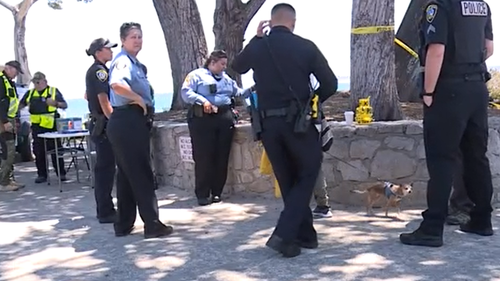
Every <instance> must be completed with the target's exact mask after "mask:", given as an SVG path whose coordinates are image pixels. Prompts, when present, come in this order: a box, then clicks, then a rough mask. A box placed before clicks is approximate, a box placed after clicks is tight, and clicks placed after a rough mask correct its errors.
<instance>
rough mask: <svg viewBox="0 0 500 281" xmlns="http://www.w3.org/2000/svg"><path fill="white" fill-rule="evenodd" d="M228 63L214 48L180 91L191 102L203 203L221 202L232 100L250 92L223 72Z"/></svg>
mask: <svg viewBox="0 0 500 281" xmlns="http://www.w3.org/2000/svg"><path fill="white" fill-rule="evenodd" d="M226 65H227V55H226V53H225V52H224V51H221V50H216V51H213V52H212V53H211V54H210V56H209V58H208V59H207V61H206V62H205V64H204V65H203V67H201V68H198V69H195V70H193V71H191V72H190V73H189V74H188V75H187V77H186V79H185V80H184V84H183V85H182V90H181V95H182V99H183V100H184V102H186V103H188V104H190V105H192V107H191V108H190V110H189V112H188V126H189V134H190V136H191V144H192V147H193V158H194V162H195V164H194V169H195V193H196V197H197V198H198V205H200V206H203V205H208V204H210V203H218V202H220V201H221V194H222V190H223V188H224V185H225V184H226V178H227V165H228V161H229V152H230V151H231V143H232V140H233V134H234V125H235V116H234V113H233V110H232V109H233V108H232V105H231V102H232V100H233V98H234V97H237V96H243V97H245V98H246V97H248V96H249V95H250V94H251V91H250V89H247V90H242V89H241V88H239V87H238V85H237V83H236V81H234V80H233V79H231V77H229V76H228V75H227V74H226V73H225V72H224V70H225V69H226Z"/></svg>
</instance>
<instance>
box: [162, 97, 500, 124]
mask: <svg viewBox="0 0 500 281" xmlns="http://www.w3.org/2000/svg"><path fill="white" fill-rule="evenodd" d="M347 108H349V94H348V93H345V92H342V93H339V94H336V95H334V96H333V97H331V98H329V99H328V100H327V101H326V102H325V103H324V104H323V111H324V113H325V116H326V118H327V119H328V120H334V121H343V120H344V111H346V109H347ZM236 110H237V111H238V112H239V114H240V119H239V120H240V122H241V123H244V122H245V121H246V122H249V121H250V115H249V114H248V112H247V110H246V107H245V106H237V107H236ZM401 110H402V111H403V114H404V118H405V119H409V120H422V118H423V116H422V113H423V112H422V103H420V102H403V103H401ZM186 114H187V110H171V111H167V112H161V113H156V118H155V119H156V120H161V121H175V122H185V121H186ZM489 115H490V116H500V110H498V109H489Z"/></svg>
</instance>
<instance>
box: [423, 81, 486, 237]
mask: <svg viewBox="0 0 500 281" xmlns="http://www.w3.org/2000/svg"><path fill="white" fill-rule="evenodd" d="M488 100H489V96H488V90H487V88H486V84H485V82H484V79H483V76H482V75H480V74H476V75H469V76H462V77H460V78H453V79H451V78H450V79H440V81H438V84H437V86H436V90H435V93H434V98H433V103H432V105H431V106H430V107H427V106H425V105H424V143H425V153H426V158H427V169H428V171H429V177H430V179H429V182H428V185H427V206H428V209H427V210H426V211H424V212H423V213H422V216H423V218H424V221H423V222H422V224H421V228H423V230H424V231H425V232H427V233H429V234H433V235H442V233H443V225H444V221H445V219H446V215H447V209H448V199H449V198H450V192H451V186H452V182H453V177H454V172H455V171H456V156H457V154H458V152H461V153H462V156H463V165H464V166H463V168H464V169H463V180H464V184H465V188H466V190H467V195H468V196H469V198H470V200H471V201H472V202H473V203H474V207H473V208H472V210H471V213H470V216H471V223H472V224H473V225H476V226H478V227H488V226H491V212H492V211H493V209H492V207H491V198H492V194H493V187H492V181H491V171H490V166H489V161H488V158H487V157H486V151H487V145H488Z"/></svg>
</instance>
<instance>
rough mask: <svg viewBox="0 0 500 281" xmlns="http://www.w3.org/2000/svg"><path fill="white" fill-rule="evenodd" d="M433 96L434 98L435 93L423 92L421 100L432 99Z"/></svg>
mask: <svg viewBox="0 0 500 281" xmlns="http://www.w3.org/2000/svg"><path fill="white" fill-rule="evenodd" d="M432 96H434V92H432V93H429V92H426V91H423V92H421V93H420V98H423V97H432Z"/></svg>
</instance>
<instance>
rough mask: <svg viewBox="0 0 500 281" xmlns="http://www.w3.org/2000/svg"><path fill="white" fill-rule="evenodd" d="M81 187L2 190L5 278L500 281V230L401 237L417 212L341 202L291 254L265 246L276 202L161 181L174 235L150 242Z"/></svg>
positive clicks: (0, 253) (0, 244)
mask: <svg viewBox="0 0 500 281" xmlns="http://www.w3.org/2000/svg"><path fill="white" fill-rule="evenodd" d="M33 170H34V169H33V168H32V167H31V166H30V165H25V166H23V167H19V168H18V171H17V175H18V179H19V181H24V182H27V183H31V182H33V179H34V177H35V175H34V172H33ZM83 185H84V184H76V183H69V184H65V185H64V190H65V191H64V192H63V193H59V190H58V188H57V186H56V185H51V186H47V185H44V184H42V185H34V184H28V186H27V187H26V188H25V189H23V190H22V191H18V192H10V193H0V230H1V231H0V280H2V281H14V280H15V281H21V280H23V281H42V280H43V281H46V280H57V281H66V280H67V281H94V280H103V281H107V280H116V281H125V280H127V281H128V280H130V281H146V280H148V281H149V280H168V281H184V280H186V281H194V280H213V281H255V280H268V281H278V280H280V281H281V280H284V281H288V280H290V281H295V280H311V281H312V280H314V281H337V280H363V281H375V280H398V281H399V280H401V281H406V280H407V281H414V280H500V246H499V245H500V236H499V235H495V236H493V237H491V238H482V237H476V236H472V235H467V234H463V233H460V232H458V231H456V227H447V230H446V238H445V243H446V244H445V246H444V247H442V248H438V249H429V248H420V247H409V246H403V245H401V244H400V243H399V241H398V238H397V237H398V234H399V233H400V232H401V231H404V230H405V229H406V230H407V229H409V228H413V227H415V225H416V224H417V223H418V222H417V221H416V220H418V218H419V212H420V211H419V210H406V211H405V212H404V213H403V214H402V215H401V216H400V219H399V220H396V219H388V218H382V217H366V216H365V215H364V213H363V210H362V209H357V208H356V209H347V208H341V207H340V206H336V207H335V208H336V210H335V211H334V217H333V218H331V219H324V220H318V221H317V223H316V228H317V230H318V232H319V234H320V239H321V240H320V243H321V244H320V247H319V248H318V249H316V250H306V251H304V252H303V254H302V255H300V256H299V257H296V258H293V259H284V258H281V257H280V256H279V255H278V254H276V253H274V252H273V251H271V250H269V249H267V248H266V247H264V243H265V241H266V239H267V237H268V235H269V234H270V233H271V231H272V226H273V224H274V223H275V221H276V219H277V216H278V214H279V211H280V209H281V202H280V201H279V200H270V199H262V198H241V197H233V198H229V199H226V202H225V203H222V204H217V205H212V206H206V207H193V205H194V203H195V201H194V199H193V198H192V197H190V196H189V194H185V193H184V192H182V191H179V190H168V189H167V188H163V189H162V190H160V191H159V192H158V195H159V198H160V206H161V218H162V219H164V220H168V222H169V223H171V224H173V225H174V228H175V234H173V235H172V236H170V237H167V238H161V239H151V240H144V239H143V238H142V226H141V225H142V222H140V221H138V222H137V224H136V225H139V227H138V228H137V230H136V231H135V232H134V235H131V236H128V237H124V238H115V237H114V236H113V230H112V227H111V226H110V225H100V224H99V223H98V222H97V221H96V219H95V214H94V199H93V194H92V189H90V188H89V187H87V186H83ZM499 223H500V213H499V212H498V211H496V212H495V224H496V225H499ZM497 231H498V230H497Z"/></svg>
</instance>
